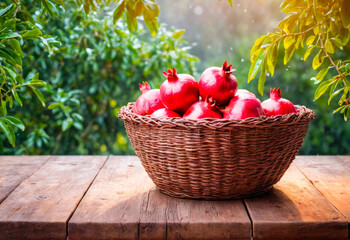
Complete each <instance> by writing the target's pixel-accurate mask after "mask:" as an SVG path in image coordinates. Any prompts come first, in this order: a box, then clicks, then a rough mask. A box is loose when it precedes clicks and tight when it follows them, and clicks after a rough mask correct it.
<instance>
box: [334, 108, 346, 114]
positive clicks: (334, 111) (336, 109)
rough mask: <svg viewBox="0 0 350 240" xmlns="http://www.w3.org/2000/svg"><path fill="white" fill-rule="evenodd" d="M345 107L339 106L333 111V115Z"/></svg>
mask: <svg viewBox="0 0 350 240" xmlns="http://www.w3.org/2000/svg"><path fill="white" fill-rule="evenodd" d="M344 107H345V106H340V107H339V108H337V109H336V110H334V111H333V114H334V113H336V112H338V111H339V110H341V109H343V108H344Z"/></svg>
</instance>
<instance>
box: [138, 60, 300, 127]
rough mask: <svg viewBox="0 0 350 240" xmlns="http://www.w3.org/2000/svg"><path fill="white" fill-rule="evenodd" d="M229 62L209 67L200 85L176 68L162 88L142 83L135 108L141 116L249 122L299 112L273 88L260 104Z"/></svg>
mask: <svg viewBox="0 0 350 240" xmlns="http://www.w3.org/2000/svg"><path fill="white" fill-rule="evenodd" d="M235 70H236V69H232V64H231V65H227V61H225V63H224V64H223V66H222V68H219V67H210V68H207V69H206V70H205V71H204V72H203V73H202V75H201V77H200V79H199V82H197V81H196V79H194V77H192V76H191V75H189V74H177V72H176V70H175V68H173V70H170V69H169V70H168V72H163V75H164V77H165V78H166V80H165V81H164V82H163V84H162V85H161V87H160V89H151V88H150V86H149V85H148V83H147V82H144V83H142V84H140V90H141V92H142V94H141V96H140V97H139V98H138V99H137V101H136V102H135V104H134V106H133V112H134V113H136V114H138V115H143V116H144V115H151V116H152V117H158V118H176V117H178V118H180V117H183V118H187V119H202V118H225V119H238V120H240V119H246V118H250V117H259V116H267V117H270V116H277V115H284V114H289V113H296V112H297V110H296V109H295V107H294V105H293V103H292V102H291V101H289V100H287V99H284V98H282V97H281V89H279V88H278V89H277V90H276V89H271V91H270V98H269V99H267V100H265V101H264V102H262V103H261V102H260V101H259V99H258V98H257V97H256V96H255V94H253V93H251V92H249V91H248V90H245V89H238V83H237V79H236V77H235V76H234V75H233V72H234V71H235Z"/></svg>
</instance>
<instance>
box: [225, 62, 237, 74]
mask: <svg viewBox="0 0 350 240" xmlns="http://www.w3.org/2000/svg"><path fill="white" fill-rule="evenodd" d="M222 70H223V71H224V72H225V73H226V74H231V73H233V72H234V71H236V70H237V69H236V68H234V69H232V64H230V65H228V66H227V61H226V60H225V62H224V64H223V65H222Z"/></svg>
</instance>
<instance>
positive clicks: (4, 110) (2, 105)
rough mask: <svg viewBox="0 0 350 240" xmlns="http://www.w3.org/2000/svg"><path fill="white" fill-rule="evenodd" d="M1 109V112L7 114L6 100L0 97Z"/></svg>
mask: <svg viewBox="0 0 350 240" xmlns="http://www.w3.org/2000/svg"><path fill="white" fill-rule="evenodd" d="M1 109H2V114H3V115H5V116H6V115H7V108H6V101H4V100H2V99H1Z"/></svg>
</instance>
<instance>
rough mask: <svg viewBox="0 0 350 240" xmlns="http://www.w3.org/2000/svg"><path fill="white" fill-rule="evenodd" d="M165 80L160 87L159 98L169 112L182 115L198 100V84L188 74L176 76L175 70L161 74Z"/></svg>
mask: <svg viewBox="0 0 350 240" xmlns="http://www.w3.org/2000/svg"><path fill="white" fill-rule="evenodd" d="M163 75H164V76H165V77H166V78H167V80H166V81H164V82H163V84H162V85H161V86H160V97H161V99H162V102H163V104H164V105H165V106H166V107H167V108H168V109H170V110H173V111H175V112H178V113H180V114H183V113H185V112H186V110H187V109H188V108H189V107H190V106H191V105H192V104H193V103H195V102H197V101H198V100H199V91H198V83H197V82H196V80H195V79H194V77H192V76H191V75H188V74H177V73H176V70H175V68H173V71H171V70H170V69H169V70H168V72H163Z"/></svg>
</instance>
